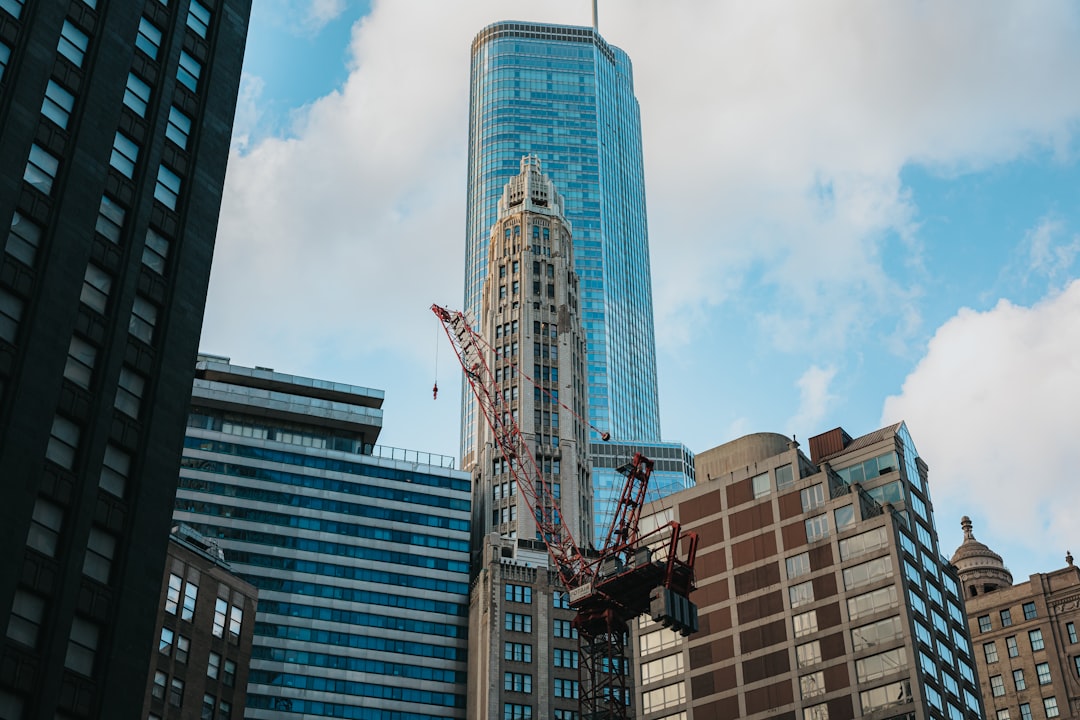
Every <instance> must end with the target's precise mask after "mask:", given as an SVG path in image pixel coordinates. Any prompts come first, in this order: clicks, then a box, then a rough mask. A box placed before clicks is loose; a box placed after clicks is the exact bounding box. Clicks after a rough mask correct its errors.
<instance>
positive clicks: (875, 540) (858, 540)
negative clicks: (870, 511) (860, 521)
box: [840, 526, 889, 560]
mask: <svg viewBox="0 0 1080 720" xmlns="http://www.w3.org/2000/svg"><path fill="white" fill-rule="evenodd" d="M888 546H889V532H888V530H886V529H885V527H884V526H881V527H878V528H874V529H873V530H870V531H868V532H864V533H859V534H858V535H852V536H851V537H849V538H844V539H843V540H841V541H840V559H841V560H851V559H852V558H857V557H859V556H860V555H865V554H867V553H872V552H874V551H876V550H880V549H882V548H885V547H888Z"/></svg>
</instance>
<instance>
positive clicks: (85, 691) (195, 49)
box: [0, 0, 251, 719]
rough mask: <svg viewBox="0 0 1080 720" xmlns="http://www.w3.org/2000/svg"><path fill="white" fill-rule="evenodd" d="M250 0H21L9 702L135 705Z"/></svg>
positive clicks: (5, 296) (3, 458)
mask: <svg viewBox="0 0 1080 720" xmlns="http://www.w3.org/2000/svg"><path fill="white" fill-rule="evenodd" d="M250 4H251V3H250V0H167V1H166V0H70V1H67V0H65V1H64V2H45V1H39V2H34V1H33V0H30V1H27V0H0V223H2V225H0V227H3V228H9V229H8V230H5V231H4V232H3V233H2V234H0V245H2V247H3V252H0V481H2V483H3V484H2V487H3V492H4V502H3V504H2V507H0V556H2V557H3V558H4V563H3V567H4V571H3V572H0V627H2V628H3V629H4V635H3V636H2V637H0V717H3V718H10V719H21V718H27V719H29V718H50V719H51V718H54V717H56V718H69V717H70V718H88V717H110V718H113V717H115V718H134V717H137V716H138V714H139V711H140V709H141V707H142V700H143V697H142V690H143V688H144V687H145V680H146V672H147V665H146V659H147V657H149V654H150V652H151V650H152V647H153V646H152V643H153V642H155V640H156V639H155V638H154V637H153V635H154V612H153V608H154V607H155V605H156V603H157V599H158V592H159V589H160V579H161V576H162V572H163V570H164V565H165V550H166V545H167V543H168V537H169V528H170V522H171V513H172V502H173V497H174V495H175V492H176V473H177V468H178V467H179V464H180V451H181V447H182V444H183V437H184V424H185V421H186V418H187V404H188V399H189V397H190V388H191V380H192V377H193V371H194V365H195V363H194V360H195V355H196V351H197V346H198V339H199V334H200V330H201V323H202V314H203V306H204V304H205V298H206V287H207V283H208V281H209V276H210V261H211V258H212V255H213V248H214V236H215V232H216V229H217V220H218V211H219V208H220V204H221V192H222V186H223V183H224V178H225V164H226V160H227V156H228V145H229V135H230V132H231V126H232V119H233V113H234V110H235V107H236V97H237V91H238V87H239V80H240V67H241V62H242V59H243V50H244V41H245V36H246V32H247V21H248V15H249V13H250Z"/></svg>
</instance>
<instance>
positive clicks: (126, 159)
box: [109, 130, 139, 179]
mask: <svg viewBox="0 0 1080 720" xmlns="http://www.w3.org/2000/svg"><path fill="white" fill-rule="evenodd" d="M138 159H139V146H138V145H136V144H135V141H134V140H132V139H131V138H129V137H128V136H127V135H125V134H124V133H122V132H120V131H119V130H117V131H116V137H115V138H113V149H112V155H111V156H109V164H110V165H112V166H113V167H114V168H116V169H117V171H118V172H119V173H120V174H121V175H123V176H124V177H126V178H128V179H131V178H133V177H135V163H136V161H138Z"/></svg>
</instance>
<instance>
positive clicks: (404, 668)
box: [174, 355, 470, 720]
mask: <svg viewBox="0 0 1080 720" xmlns="http://www.w3.org/2000/svg"><path fill="white" fill-rule="evenodd" d="M382 401H383V393H382V391H380V390H372V389H368V388H361V387H356V386H350V385H344V384H341V383H332V382H325V381H320V380H312V379H309V378H303V377H296V376H292V375H286V374H284V373H278V372H274V371H272V370H268V369H265V368H244V367H238V366H235V365H231V364H229V362H228V360H227V359H226V358H215V357H213V356H205V355H204V356H201V357H200V360H199V363H198V366H197V372H196V379H195V382H194V386H193V390H192V402H191V411H190V415H189V421H188V429H187V433H186V437H185V440H184V455H183V464H182V467H181V470H180V481H179V490H178V492H177V497H176V505H175V512H174V518H175V519H176V520H178V521H182V522H184V523H186V524H188V525H191V526H192V527H194V528H196V529H197V530H199V532H201V533H203V534H204V535H206V536H207V537H210V538H215V539H216V540H217V542H218V543H219V544H220V546H221V548H222V549H223V550H224V552H225V558H226V560H227V561H228V562H229V563H230V564H231V565H232V567H233V571H234V572H235V573H236V574H237V575H239V576H240V577H242V578H243V579H245V580H247V581H248V582H250V583H251V584H253V585H255V586H256V587H257V588H258V589H259V604H258V611H257V614H256V624H255V635H254V640H253V645H252V658H251V670H250V674H249V677H248V687H247V693H248V695H247V712H246V717H247V718H267V719H268V718H288V717H292V716H294V715H295V716H304V717H315V716H320V717H335V718H356V719H359V720H384V719H385V720H434V719H435V718H440V719H442V718H464V717H465V691H466V668H467V659H466V649H467V641H468V637H467V635H468V633H467V620H468V603H469V599H468V592H469V588H468V582H469V552H468V544H469V508H470V480H469V475H468V474H467V473H464V472H461V471H459V470H455V469H453V467H452V465H453V462H452V460H451V459H450V458H445V457H443V456H437V455H428V454H423V453H417V452H413V451H394V450H391V449H388V448H379V447H378V446H374V445H373V443H374V442H375V440H376V438H377V437H378V434H379V430H380V428H381V425H382V409H381V406H382Z"/></svg>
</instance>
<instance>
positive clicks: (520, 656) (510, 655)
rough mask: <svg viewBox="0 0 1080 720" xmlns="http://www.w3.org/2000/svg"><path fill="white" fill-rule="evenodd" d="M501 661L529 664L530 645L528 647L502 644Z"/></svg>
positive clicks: (512, 643)
mask: <svg viewBox="0 0 1080 720" xmlns="http://www.w3.org/2000/svg"><path fill="white" fill-rule="evenodd" d="M503 660H510V661H512V662H524V663H531V662H532V645H529V644H528V643H515V642H504V643H503Z"/></svg>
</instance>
